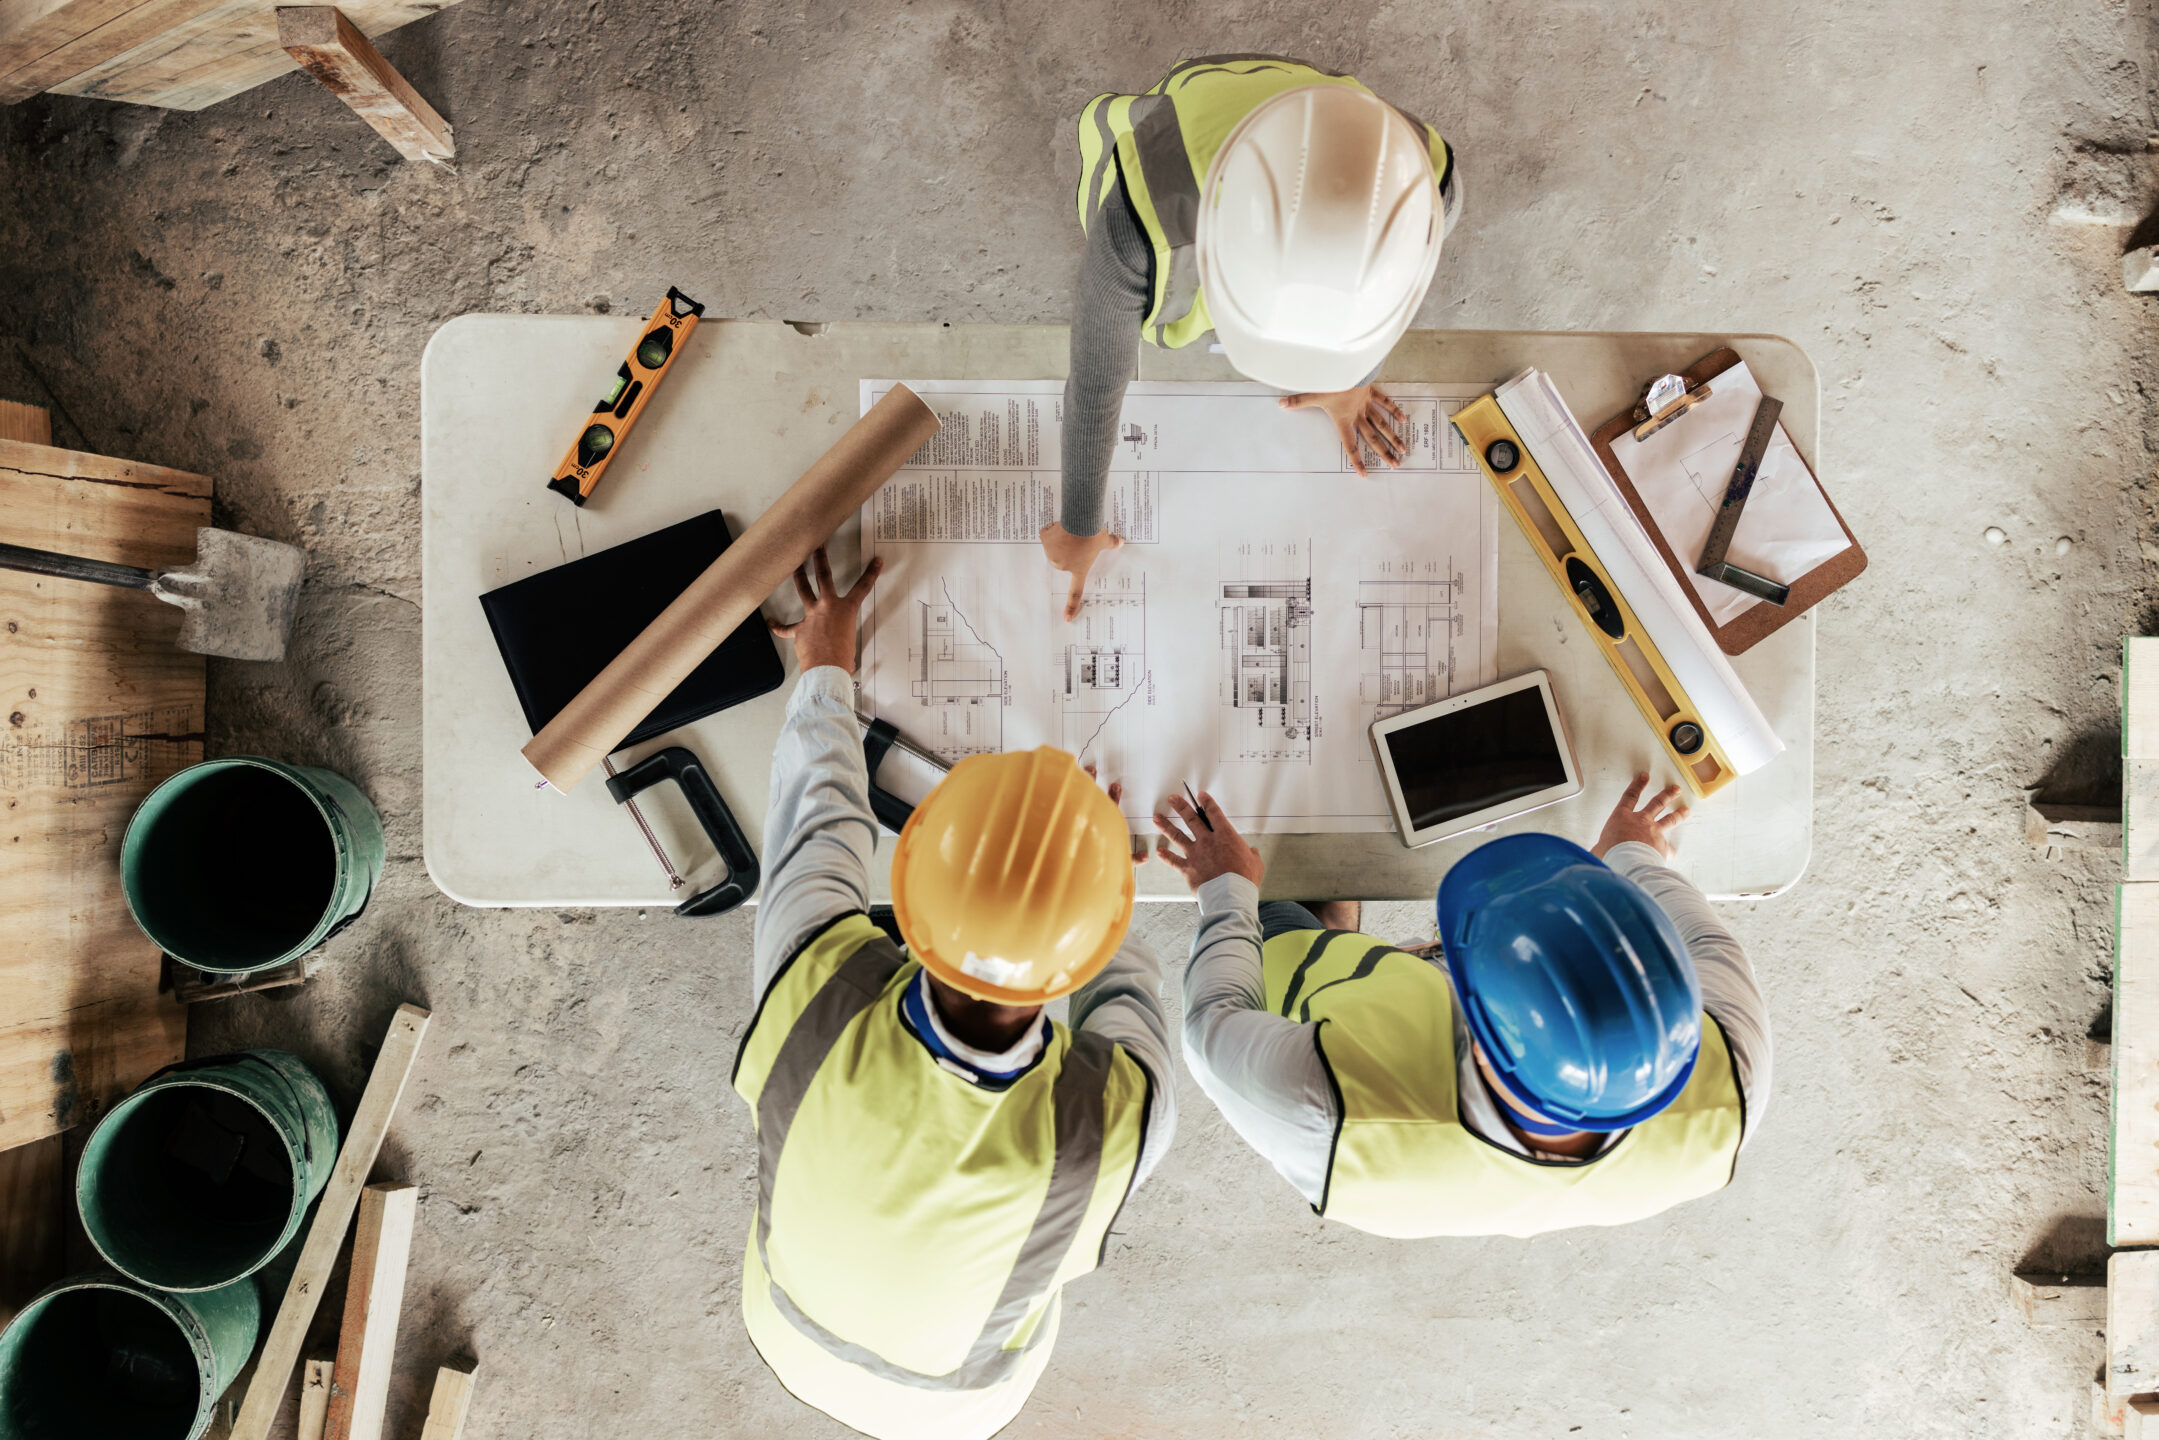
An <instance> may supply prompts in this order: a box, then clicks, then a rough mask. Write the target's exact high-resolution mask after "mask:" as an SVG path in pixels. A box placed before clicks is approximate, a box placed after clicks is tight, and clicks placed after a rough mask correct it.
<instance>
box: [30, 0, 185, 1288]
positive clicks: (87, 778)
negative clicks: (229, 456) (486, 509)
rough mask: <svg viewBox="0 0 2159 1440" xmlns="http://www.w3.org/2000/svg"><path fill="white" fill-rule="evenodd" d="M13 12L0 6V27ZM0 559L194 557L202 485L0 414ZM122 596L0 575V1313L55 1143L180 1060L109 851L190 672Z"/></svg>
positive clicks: (35, 420)
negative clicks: (77, 446) (35, 552)
mask: <svg viewBox="0 0 2159 1440" xmlns="http://www.w3.org/2000/svg"><path fill="white" fill-rule="evenodd" d="M13 3H15V0H0V15H6V14H8V13H10V12H9V11H8V10H7V9H6V8H5V7H6V6H7V5H9V4H13ZM0 437H15V438H0V541H6V542H9V543H11V544H16V545H29V546H33V547H35V548H37V549H41V550H58V551H63V552H65V553H67V554H71V555H81V556H87V557H89V558H90V559H93V560H111V561H118V562H120V563H121V564H126V565H141V566H150V567H155V566H159V565H173V564H186V563H188V562H189V561H190V560H192V559H193V558H194V554H195V530H196V527H197V526H201V525H207V524H209V523H210V481H209V478H208V477H207V476H203V475H190V474H187V473H186V472H184V471H179V470H166V469H162V468H160V467H158V466H155V465H140V464H136V463H134V462H132V461H126V460H112V459H107V458H105V457H103V456H98V455H83V454H78V453H76V452H74V451H71V450H59V449H55V448H53V447H52V446H51V445H49V444H45V443H40V442H43V441H45V440H48V439H49V438H50V435H49V432H48V431H47V429H46V426H45V415H44V412H43V411H41V410H37V409H35V408H34V407H30V406H22V405H12V404H9V405H5V406H4V407H0ZM180 618H181V617H180V612H179V611H178V610H177V609H175V608H174V607H172V606H170V605H165V604H161V603H159V602H158V601H157V600H155V599H153V598H151V597H150V596H149V595H146V594H143V593H141V592H138V591H131V590H116V589H112V588H110V587H107V586H103V585H88V584H84V583H82V582H80V581H73V580H57V579H52V578H49V577H44V576H37V575H24V574H20V573H17V572H15V571H8V570H0V692H4V693H0V815H4V816H5V817H6V825H5V827H4V828H0V1214H4V1215H5V1216H6V1217H7V1223H5V1224H0V1310H7V1309H11V1308H12V1307H13V1306H15V1305H19V1304H20V1303H21V1302H22V1301H23V1300H24V1299H25V1298H27V1296H28V1295H29V1293H31V1292H34V1291H35V1290H36V1289H38V1288H39V1287H40V1286H41V1285H42V1284H44V1283H45V1282H47V1281H50V1280H53V1279H57V1278H58V1268H59V1263H60V1246H59V1244H58V1240H59V1236H60V1233H61V1230H62V1227H63V1225H64V1222H65V1217H66V1214H67V1208H66V1187H65V1171H66V1165H65V1161H64V1158H63V1154H62V1150H61V1145H62V1140H61V1132H62V1131H65V1130H67V1129H69V1128H70V1127H71V1126H76V1125H82V1124H86V1123H88V1122H90V1121H93V1120H95V1119H97V1118H98V1116H99V1115H100V1114H101V1113H103V1111H104V1109H105V1107H106V1106H108V1105H110V1104H111V1103H112V1102H113V1101H115V1100H117V1099H119V1098H120V1097H121V1096H122V1095H124V1094H126V1093H127V1092H128V1091H129V1090H131V1089H133V1088H134V1087H135V1086H136V1085H138V1084H140V1083H141V1082H142V1081H143V1080H144V1079H146V1078H147V1077H148V1076H149V1075H150V1074H151V1072H153V1071H155V1070H158V1069H161V1068H162V1067H164V1066H166V1065H169V1064H171V1063H172V1062H174V1061H175V1060H178V1059H180V1058H181V1056H182V1055H183V1054H184V1053H185V1052H186V1048H187V1022H186V1019H185V1012H184V1011H183V1010H182V1009H181V1007H180V1006H179V1005H178V1004H176V1003H174V1001H173V999H172V997H171V996H169V995H160V994H159V993H158V978H159V969H160V966H159V960H160V956H159V954H158V948H157V946H155V945H153V944H151V943H150V941H149V940H148V939H146V938H145V937H144V936H143V933H142V931H141V930H139V929H137V928H136V926H135V921H134V919H133V917H131V916H130V915H129V914H128V909H127V902H126V899H125V897H124V896H123V895H122V894H121V890H120V838H121V835H122V834H123V833H124V832H125V830H126V829H127V822H128V817H129V816H130V815H132V814H133V813H134V810H135V807H136V805H138V804H139V803H141V801H142V798H143V797H144V796H145V795H147V794H149V793H150V790H151V789H152V788H153V787H154V786H156V785H157V784H158V783H159V782H160V781H162V780H164V779H165V778H166V777H167V776H169V775H171V774H172V773H173V772H174V771H176V770H179V769H181V768H182V767H184V766H187V765H192V764H193V763H195V762H196V761H198V760H200V759H201V758H202V729H203V662H202V657H201V656H200V655H194V654H190V653H188V652H187V651H185V650H182V649H181V648H180V647H179V644H178V638H179V632H180Z"/></svg>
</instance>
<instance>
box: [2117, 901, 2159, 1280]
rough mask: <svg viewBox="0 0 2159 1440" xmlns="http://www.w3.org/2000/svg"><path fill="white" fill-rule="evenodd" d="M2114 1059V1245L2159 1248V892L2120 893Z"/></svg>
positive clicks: (2118, 902)
mask: <svg viewBox="0 0 2159 1440" xmlns="http://www.w3.org/2000/svg"><path fill="white" fill-rule="evenodd" d="M2113 1052H2114V1087H2113V1102H2114V1113H2113V1127H2112V1141H2111V1144H2110V1146H2109V1149H2108V1154H2107V1243H2108V1244H2109V1245H2123V1246H2128V1245H2153V1244H2159V885H2123V886H2121V887H2120V889H2119V891H2118V897H2117V900H2116V904H2115V915H2114V1044H2113Z"/></svg>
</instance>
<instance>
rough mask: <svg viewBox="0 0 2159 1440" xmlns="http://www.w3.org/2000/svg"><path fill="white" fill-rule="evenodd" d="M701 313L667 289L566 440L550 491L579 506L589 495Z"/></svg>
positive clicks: (693, 303) (702, 309)
mask: <svg viewBox="0 0 2159 1440" xmlns="http://www.w3.org/2000/svg"><path fill="white" fill-rule="evenodd" d="M704 313H705V307H704V306H702V305H700V304H698V303H697V302H696V301H695V300H692V299H691V298H690V297H689V296H687V295H685V294H683V293H682V292H681V291H680V290H677V289H676V288H675V287H674V286H672V285H670V286H668V287H667V298H666V299H665V300H662V301H661V302H660V303H659V305H658V306H657V307H655V308H654V310H653V312H652V318H651V319H650V320H648V321H646V322H645V333H644V334H643V335H642V336H641V337H639V339H638V341H637V344H636V346H635V347H633V348H632V349H631V351H630V358H629V359H627V360H625V361H623V362H622V368H621V369H620V370H617V371H616V372H615V383H614V384H613V385H611V386H609V387H608V391H607V393H606V394H605V395H602V396H601V397H600V403H599V404H597V405H595V406H593V407H592V418H591V419H590V420H589V421H587V422H586V424H585V428H584V429H582V430H580V431H579V432H578V434H577V438H576V439H575V440H572V441H571V442H570V453H569V454H567V455H565V456H563V457H562V463H561V464H560V465H557V466H556V467H555V478H554V479H552V480H550V481H548V482H547V488H548V489H550V490H559V491H561V492H562V493H563V494H565V495H567V496H569V497H570V500H571V502H572V503H573V504H577V505H582V504H584V503H585V502H586V501H587V500H590V499H591V498H592V492H593V491H594V490H596V489H598V488H599V484H600V476H601V475H603V474H604V473H606V470H607V462H608V461H610V460H612V459H614V458H615V452H616V451H617V450H619V449H620V448H621V447H622V442H623V441H624V440H625V439H627V438H628V437H629V433H630V427H631V426H632V425H635V424H636V423H637V417H638V416H639V415H642V414H643V413H644V410H645V402H647V401H648V400H650V399H651V398H652V392H653V391H655V390H657V389H659V388H660V381H661V380H663V379H665V378H666V376H667V367H669V366H670V365H672V364H674V363H675V357H676V356H677V355H680V354H681V353H682V347H683V346H684V345H685V344H687V343H688V341H689V338H690V332H691V331H692V330H695V329H696V328H697V320H698V317H699V316H701V315H703V314H704Z"/></svg>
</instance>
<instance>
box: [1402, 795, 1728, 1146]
mask: <svg viewBox="0 0 2159 1440" xmlns="http://www.w3.org/2000/svg"><path fill="white" fill-rule="evenodd" d="M1439 936H1440V943H1441V945H1442V946H1443V947H1444V948H1445V951H1446V958H1447V971H1448V973H1449V974H1450V975H1451V976H1452V977H1453V979H1454V991H1455V994H1456V996H1457V997H1458V998H1459V1000H1460V1002H1461V1006H1462V1014H1463V1019H1464V1020H1465V1021H1466V1022H1467V1023H1468V1025H1469V1033H1470V1034H1471V1035H1472V1036H1473V1037H1474V1038H1475V1039H1476V1041H1477V1044H1478V1045H1479V1046H1481V1047H1482V1048H1483V1050H1484V1055H1485V1058H1486V1059H1487V1060H1488V1061H1490V1062H1491V1065H1492V1068H1493V1070H1494V1071H1496V1072H1497V1073H1498V1075H1499V1077H1500V1078H1501V1079H1502V1080H1503V1081H1505V1082H1506V1085H1507V1088H1508V1089H1510V1090H1512V1091H1513V1092H1514V1093H1515V1094H1516V1095H1517V1096H1519V1097H1520V1098H1521V1099H1523V1100H1526V1101H1528V1102H1529V1103H1530V1104H1531V1106H1532V1107H1533V1108H1535V1109H1536V1110H1537V1111H1539V1112H1540V1113H1542V1114H1543V1115H1545V1116H1546V1117H1548V1118H1549V1119H1551V1120H1553V1121H1555V1122H1557V1123H1559V1124H1564V1125H1570V1126H1573V1127H1574V1128H1576V1129H1579V1130H1624V1129H1626V1128H1627V1127H1628V1126H1630V1125H1639V1124H1641V1123H1642V1122H1643V1121H1644V1120H1647V1119H1649V1118H1650V1117H1651V1116H1652V1115H1655V1114H1656V1113H1657V1112H1658V1111H1660V1110H1662V1109H1663V1108H1664V1107H1665V1106H1667V1105H1669V1104H1671V1103H1672V1102H1673V1101H1674V1100H1676V1099H1678V1098H1679V1092H1680V1091H1682V1090H1684V1089H1686V1087H1687V1080H1688V1078H1689V1077H1690V1076H1692V1075H1693V1073H1694V1060H1695V1057H1696V1056H1697V1055H1698V1054H1699V1053H1700V1052H1701V1046H1702V987H1701V982H1700V981H1699V980H1698V979H1696V977H1695V974H1694V962H1693V961H1692V960H1690V959H1689V958H1688V957H1687V947H1686V944H1685V942H1683V941H1682V940H1681V939H1680V938H1679V932H1678V931H1677V930H1675V929H1674V928H1673V927H1672V922H1671V919H1670V918H1669V917H1668V916H1666V915H1665V913H1664V911H1663V910H1662V909H1660V908H1659V907H1658V905H1657V902H1656V901H1654V900H1652V899H1650V898H1649V895H1648V892H1646V891H1644V890H1643V889H1642V887H1641V886H1639V885H1637V884H1635V883H1634V882H1633V881H1632V880H1629V879H1628V878H1627V877H1626V876H1624V875H1621V874H1619V873H1618V872H1617V871H1615V870H1613V869H1612V868H1611V867H1610V866H1608V865H1606V864H1605V863H1604V862H1603V861H1602V860H1599V859H1598V858H1597V857H1596V856H1594V855H1592V854H1590V853H1589V852H1588V851H1587V850H1584V849H1583V848H1582V847H1581V846H1579V845H1572V844H1569V843H1568V842H1567V841H1565V840H1562V839H1560V838H1559V837H1558V836H1556V835H1507V836H1503V837H1501V838H1500V839H1497V840H1494V841H1492V842H1491V843H1489V844H1487V845H1483V846H1480V847H1478V848H1477V849H1475V850H1473V851H1471V852H1470V853H1469V854H1468V855H1465V856H1464V857H1463V858H1462V859H1461V860H1459V861H1457V862H1456V863H1455V866H1454V868H1453V869H1452V870H1449V871H1448V872H1447V878H1446V879H1444V880H1442V881H1441V882H1440V886H1439Z"/></svg>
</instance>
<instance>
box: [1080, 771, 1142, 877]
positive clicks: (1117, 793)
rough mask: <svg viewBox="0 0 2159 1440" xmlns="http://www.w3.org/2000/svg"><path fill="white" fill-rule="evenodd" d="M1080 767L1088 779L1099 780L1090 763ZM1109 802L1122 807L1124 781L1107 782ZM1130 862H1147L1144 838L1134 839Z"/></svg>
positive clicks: (1119, 807)
mask: <svg viewBox="0 0 2159 1440" xmlns="http://www.w3.org/2000/svg"><path fill="white" fill-rule="evenodd" d="M1080 769H1082V770H1084V771H1086V772H1087V778H1088V779H1089V780H1095V781H1099V780H1100V779H1101V778H1102V777H1101V776H1099V775H1097V774H1095V768H1094V766H1092V765H1082V766H1080ZM1109 803H1110V804H1112V805H1115V806H1116V807H1117V808H1118V809H1120V810H1122V809H1123V808H1124V781H1122V780H1112V781H1110V782H1109ZM1132 863H1133V864H1134V865H1144V864H1145V863H1147V842H1146V841H1145V840H1144V839H1135V840H1134V841H1133V843H1132Z"/></svg>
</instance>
